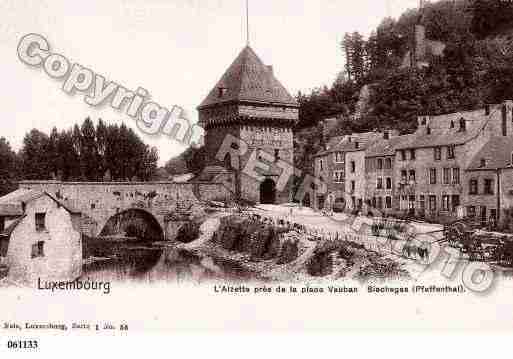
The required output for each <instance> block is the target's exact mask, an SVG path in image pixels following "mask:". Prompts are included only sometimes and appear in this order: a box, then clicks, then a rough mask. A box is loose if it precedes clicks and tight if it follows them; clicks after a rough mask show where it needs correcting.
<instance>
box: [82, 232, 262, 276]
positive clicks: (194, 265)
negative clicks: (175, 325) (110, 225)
mask: <svg viewBox="0 0 513 359" xmlns="http://www.w3.org/2000/svg"><path fill="white" fill-rule="evenodd" d="M100 245H101V250H99V249H100ZM91 256H92V257H91ZM86 257H88V258H89V259H87V260H85V264H84V266H83V275H82V277H83V278H84V279H87V278H90V279H92V280H97V281H110V282H121V283H157V282H169V283H184V282H194V283H204V282H209V281H217V280H224V281H230V282H239V281H241V282H242V281H244V282H247V281H250V280H252V279H257V276H256V275H255V274H254V273H251V272H248V271H246V270H244V269H243V268H242V267H241V266H240V265H238V264H237V263H236V262H234V261H227V260H221V259H214V258H212V257H209V256H207V255H205V254H199V253H198V252H195V251H189V250H185V249H180V248H177V247H173V246H168V247H158V246H154V245H152V244H151V243H147V244H141V243H126V242H117V243H112V242H104V243H98V241H94V240H93V243H88V244H87V246H86ZM91 258H94V259H93V260H91Z"/></svg>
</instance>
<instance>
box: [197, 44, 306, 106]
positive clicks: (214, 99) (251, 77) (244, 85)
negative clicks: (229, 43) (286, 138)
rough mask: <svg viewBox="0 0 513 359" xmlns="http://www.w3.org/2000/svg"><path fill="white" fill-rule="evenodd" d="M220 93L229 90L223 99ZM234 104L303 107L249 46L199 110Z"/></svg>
mask: <svg viewBox="0 0 513 359" xmlns="http://www.w3.org/2000/svg"><path fill="white" fill-rule="evenodd" d="M220 89H225V90H224V91H225V93H224V94H223V95H222V96H220V92H219V91H220ZM233 101H237V102H238V101H247V102H252V103H265V104H270V103H273V104H274V103H276V104H280V105H285V106H293V107H298V106H299V105H298V103H297V101H296V100H295V99H294V98H293V97H292V96H291V95H290V94H289V92H288V91H287V90H286V89H285V87H284V86H283V85H282V84H281V83H280V82H279V81H278V80H277V79H276V77H275V76H274V73H273V70H272V67H270V66H266V65H264V63H263V62H262V60H260V58H259V57H258V55H257V54H256V53H255V52H254V51H253V49H252V48H251V47H249V46H246V47H245V48H244V49H243V50H242V51H241V52H240V54H239V56H237V58H236V59H235V61H234V62H233V63H232V64H231V65H230V67H229V68H228V70H226V72H225V73H224V75H223V76H222V77H221V79H220V80H219V82H218V83H217V84H216V86H215V87H214V88H213V89H212V90H211V91H210V93H209V94H208V96H207V97H206V98H205V99H204V100H203V102H202V103H201V104H200V105H199V106H198V109H202V108H205V107H209V106H212V105H216V104H221V103H226V102H233Z"/></svg>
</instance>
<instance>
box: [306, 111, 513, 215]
mask: <svg viewBox="0 0 513 359" xmlns="http://www.w3.org/2000/svg"><path fill="white" fill-rule="evenodd" d="M314 158H315V159H314V160H315V165H314V170H315V175H316V177H317V178H319V179H320V180H321V181H323V182H324V183H325V184H326V186H327V191H324V190H323V191H319V190H316V191H314V197H315V199H314V201H313V206H314V207H315V208H317V209H321V208H324V207H326V206H331V205H334V206H335V207H340V205H342V206H345V208H349V209H353V210H354V209H360V208H362V207H363V206H364V205H367V206H370V207H372V208H375V209H377V210H379V211H381V212H382V213H385V214H390V215H394V214H398V213H402V214H405V213H407V214H410V215H415V216H424V217H436V218H440V217H447V218H454V217H464V216H472V217H475V218H476V219H479V220H480V221H482V222H488V221H497V220H500V219H505V216H506V214H507V213H508V209H509V208H511V207H512V206H513V166H512V163H513V101H505V102H504V103H501V104H497V105H487V106H486V107H485V108H483V109H479V110H476V111H468V112H458V113H452V114H446V115H439V116H426V115H423V116H419V117H418V124H417V130H416V131H415V132H414V133H412V134H407V135H399V134H398V133H397V131H385V132H367V133H355V134H351V135H345V136H339V137H333V138H331V139H330V140H329V141H328V144H327V146H326V147H325V148H324V149H323V150H322V151H320V152H318V153H317V154H316V155H315V156H314Z"/></svg>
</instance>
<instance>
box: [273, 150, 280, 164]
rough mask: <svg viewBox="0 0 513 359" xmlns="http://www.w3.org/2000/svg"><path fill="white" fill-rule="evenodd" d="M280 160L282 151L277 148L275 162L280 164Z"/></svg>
mask: <svg viewBox="0 0 513 359" xmlns="http://www.w3.org/2000/svg"><path fill="white" fill-rule="evenodd" d="M279 160H280V150H279V149H277V148H275V149H274V162H278V161H279Z"/></svg>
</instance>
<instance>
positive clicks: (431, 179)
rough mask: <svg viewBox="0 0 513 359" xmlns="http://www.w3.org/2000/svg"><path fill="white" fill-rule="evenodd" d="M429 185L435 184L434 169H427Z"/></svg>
mask: <svg viewBox="0 0 513 359" xmlns="http://www.w3.org/2000/svg"><path fill="white" fill-rule="evenodd" d="M429 184H436V168H430V169H429Z"/></svg>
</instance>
